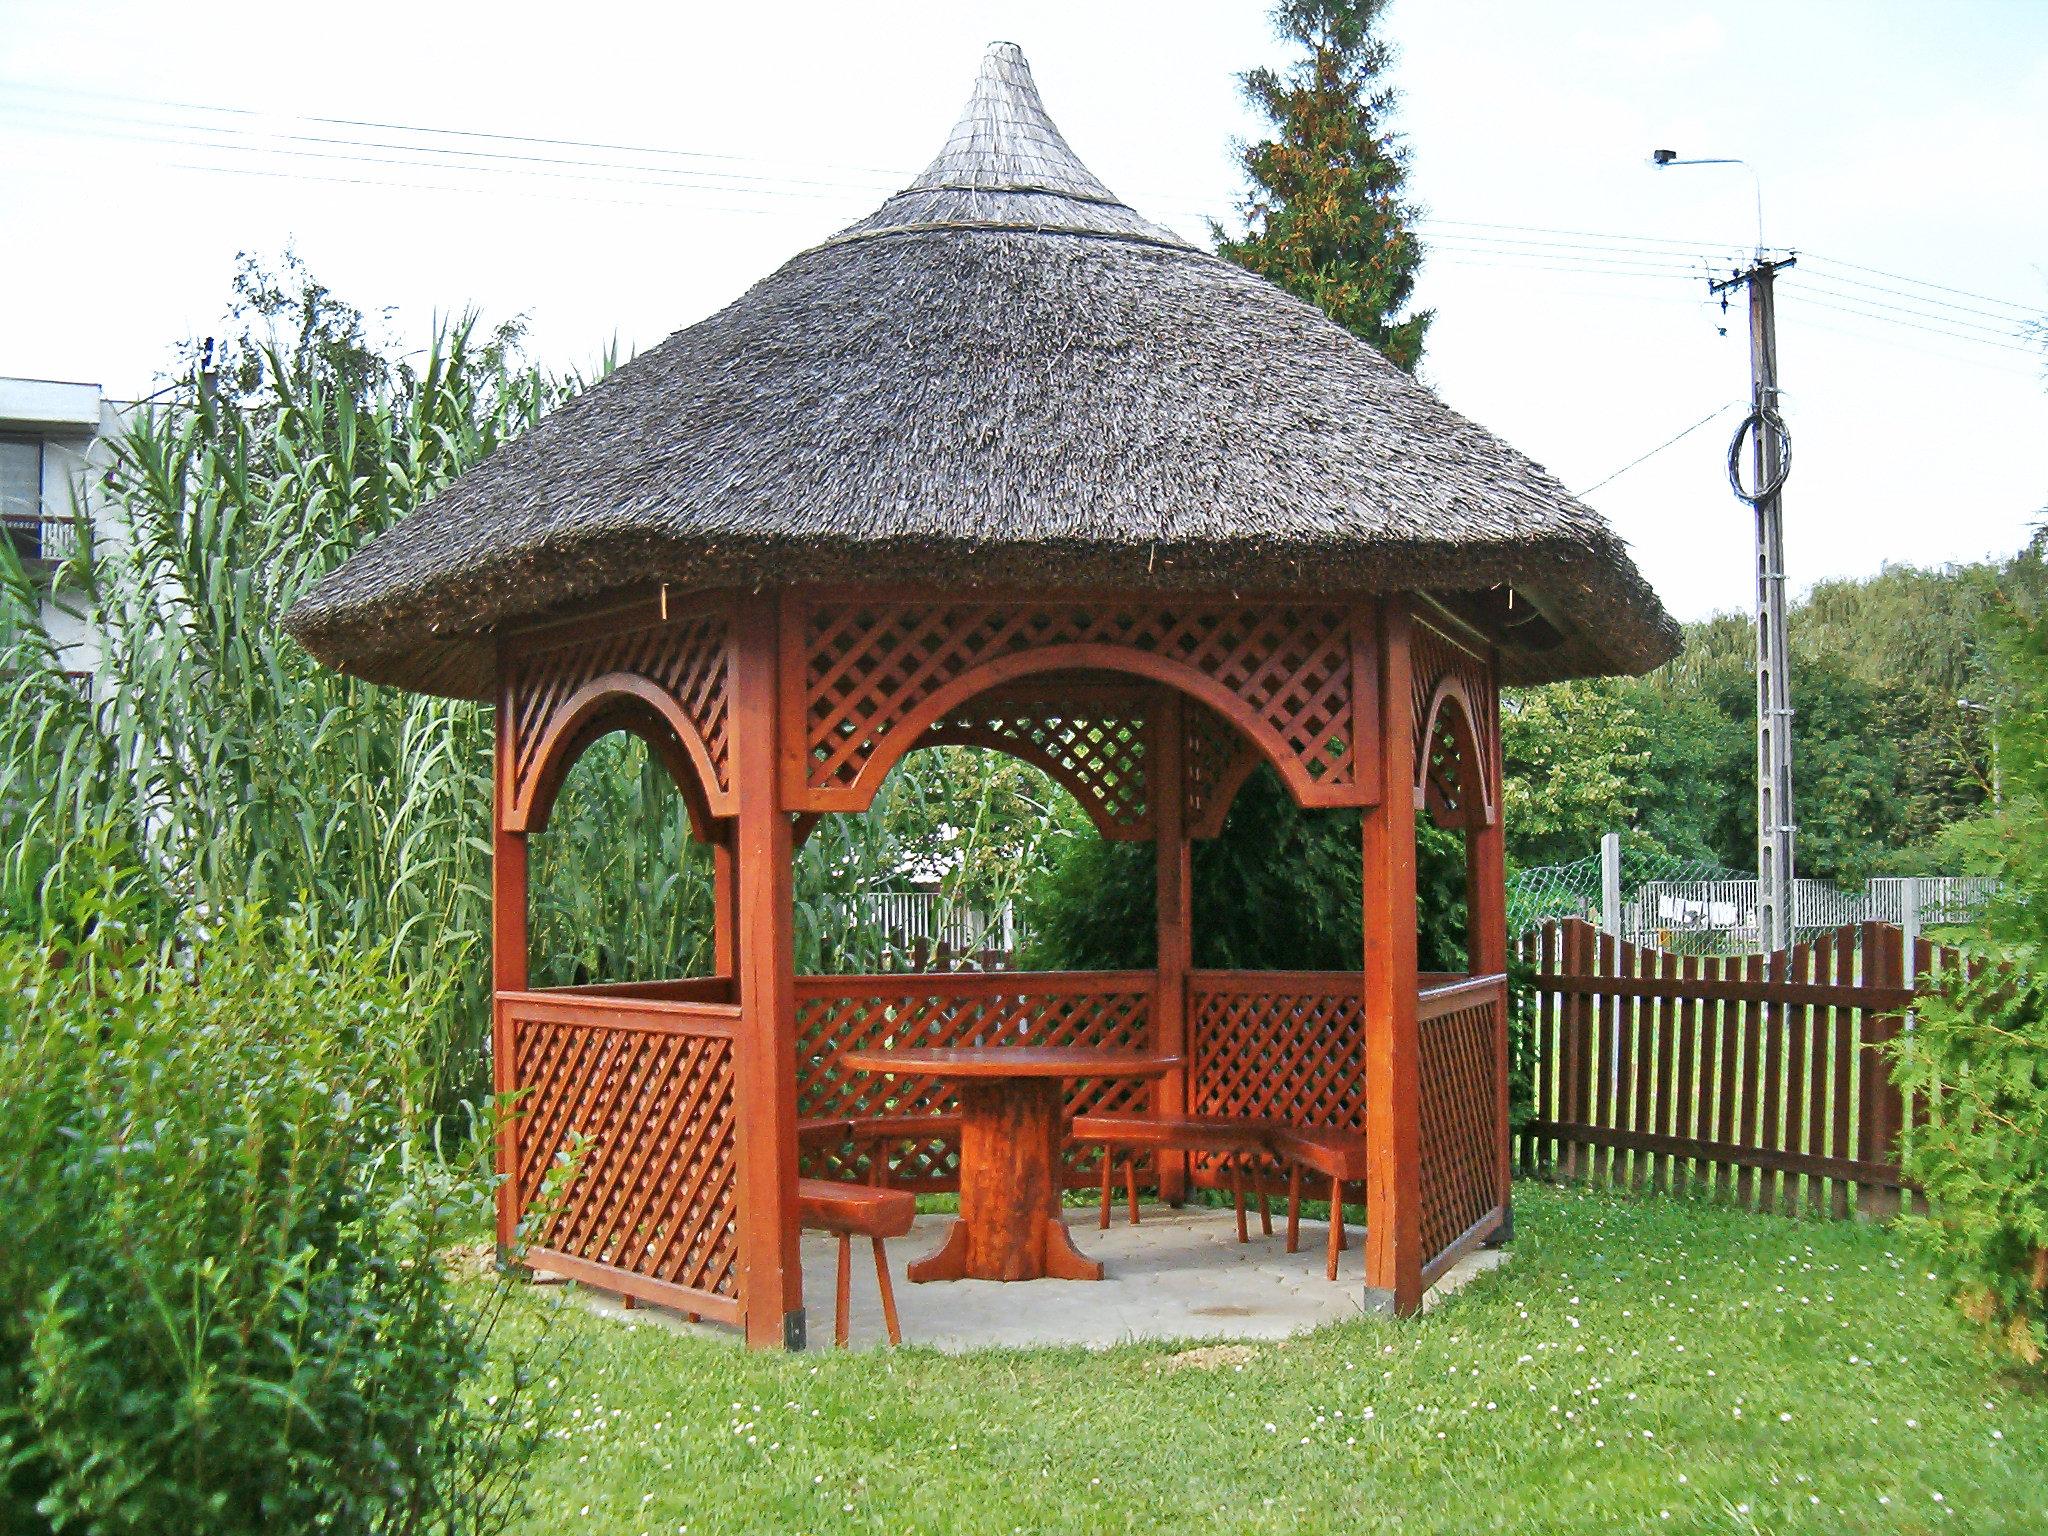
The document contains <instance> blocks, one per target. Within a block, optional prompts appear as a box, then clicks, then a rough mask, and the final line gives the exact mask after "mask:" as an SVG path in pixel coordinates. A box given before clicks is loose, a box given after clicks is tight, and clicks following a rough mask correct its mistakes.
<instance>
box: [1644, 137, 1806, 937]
mask: <svg viewBox="0 0 2048 1536" xmlns="http://www.w3.org/2000/svg"><path fill="white" fill-rule="evenodd" d="M1650 163H1651V164H1652V165H1654V166H1657V167H1658V168H1660V169H1662V168H1664V167H1667V166H1674V165H1739V166H1741V167H1742V168H1743V170H1745V171H1747V172H1748V173H1749V178H1750V183H1751V185H1752V186H1753V187H1754V188H1755V191H1756V256H1755V258H1754V259H1753V260H1752V261H1751V263H1750V266H1749V269H1748V270H1747V271H1744V272H1735V273H1731V274H1730V275H1729V276H1728V277H1726V278H1724V279H1722V280H1721V281H1720V282H1715V283H1710V284H1709V285H1708V287H1709V289H1710V291H1711V292H1713V293H1715V294H1717V295H1719V296H1720V299H1721V307H1722V309H1723V310H1726V309H1727V307H1728V294H1729V293H1730V292H1731V291H1733V290H1734V289H1737V288H1747V289H1748V290H1749V415H1748V416H1747V417H1745V418H1744V419H1743V423H1742V425H1741V426H1739V427H1737V428H1736V429H1735V437H1734V439H1733V440H1732V441H1731V442H1730V443H1729V444H1728V485H1729V487H1730V489H1732V490H1733V491H1734V492H1735V494H1736V496H1737V497H1738V498H1739V499H1740V500H1743V501H1746V502H1748V503H1749V504H1750V505H1751V506H1752V507H1754V508H1755V509H1756V886H1757V914H1756V916H1757V938H1758V940H1759V941H1760V942H1761V943H1762V945H1763V947H1764V948H1765V949H1766V950H1776V949H1789V948H1790V947H1791V945H1792V930H1793V921H1794V918H1795V916H1796V914H1795V913H1794V912H1793V910H1792V905H1793V900H1794V892H1795V890H1796V887H1795V886H1794V884H1793V881H1792V839H1793V834H1794V832H1795V830H1796V823H1795V822H1794V821H1793V818H1792V685H1791V680H1790V679H1789V677H1788V676H1787V675H1786V661H1787V658H1786V654H1785V524H1784V518H1783V508H1782V506H1781V504H1780V501H1779V493H1780V492H1782V491H1783V490H1784V488H1785V477H1786V476H1787V475H1789V474H1790V473H1791V472H1792V438H1791V434H1790V433H1788V432H1787V431H1786V430H1785V419H1784V417H1782V416H1780V415H1779V414H1778V309H1777V303H1776V300H1775V297H1774V289H1775V286H1776V283H1777V277H1778V274H1779V273H1780V272H1782V271H1784V270H1785V269H1786V268H1787V267H1790V266H1792V265H1793V264H1794V262H1795V261H1796V260H1797V258H1796V257H1793V256H1785V257H1782V258H1780V259H1779V260H1776V261H1773V260H1771V259H1770V258H1769V257H1768V256H1766V255H1765V254H1764V187H1763V180H1762V178H1760V177H1759V176H1758V175H1757V173H1756V167H1755V166H1753V165H1751V164H1750V163H1749V162H1748V161H1747V160H1738V159H1730V158H1725V157H1716V158H1695V159H1682V158H1680V156H1679V154H1678V151H1677V150H1674V149H1657V150H1652V151H1651V152H1650ZM1745 439H1747V440H1748V447H1749V453H1750V483H1749V485H1748V486H1747V487H1745V486H1744V485H1743V483H1742V453H1743V446H1744V441H1745Z"/></svg>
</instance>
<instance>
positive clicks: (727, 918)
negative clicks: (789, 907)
mask: <svg viewBox="0 0 2048 1536" xmlns="http://www.w3.org/2000/svg"><path fill="white" fill-rule="evenodd" d="M735 830H736V829H735V828H734V827H733V826H732V825H731V823H727V824H725V825H724V826H722V827H720V828H719V829H718V834H717V836H715V837H714V838H713V839H712V842H711V969H712V971H713V973H714V974H716V975H719V976H729V977H737V976H738V975H739V973H740V922H739V915H740V864H739V856H738V852H737V850H736V849H735V847H734V845H733V838H734V834H735Z"/></svg>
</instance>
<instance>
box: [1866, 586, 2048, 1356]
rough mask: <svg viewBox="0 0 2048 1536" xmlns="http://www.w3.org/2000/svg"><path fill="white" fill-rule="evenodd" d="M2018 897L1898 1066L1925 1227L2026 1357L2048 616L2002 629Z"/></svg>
mask: <svg viewBox="0 0 2048 1536" xmlns="http://www.w3.org/2000/svg"><path fill="white" fill-rule="evenodd" d="M1995 627H1996V629H1997V631H1998V640H1999V655H2000V658H2001V661H2002V668H2001V672H2000V675H1999V679H1998V695H1997V697H1999V701H2000V710H1999V720H1998V725H1997V739H1998V749H1999V754H2000V759H2001V764H2002V766H2003V769H2004V804H2003V805H2002V806H2001V807H2000V808H1999V810H1998V812H1997V821H1998V824H1999V825H1998V832H1999V836H1998V838H1997V840H1996V844H1995V846H1996V854H1997V864H1998V869H1997V873H1999V874H2000V875H2001V876H2002V877H2003V879H2004V882H2005V889H2004V894H2003V896H2002V897H2001V899H2000V900H1999V902H1998V903H1997V904H1995V905H1994V907H1993V908H1992V910H1991V912H1990V914H1989V915H1988V917H1987V919H1986V922H1985V925H1984V928H1983V930H1982V931H1981V933H1980V934H1979V935H1978V936H1977V937H1976V939H1975V940H1974V941H1973V943H1972V944H1971V945H1970V946H1969V948H1970V950H1971V952H1972V954H1973V956H1974V958H1975V959H1976V960H1977V962H1978V965H1977V967H1976V974H1974V975H1972V974H1969V973H1968V972H1967V971H1959V972H1952V973H1950V974H1949V975H1948V976H1946V977H1945V978H1944V981H1943V985H1942V988H1941V992H1940V995H1939V996H1937V997H1935V998H1932V999H1930V1000H1929V1001H1928V1002H1927V1003H1926V1004H1925V1005H1924V1006H1923V1007H1922V1008H1921V1010H1920V1014H1919V1018H1918V1021H1917V1024H1916V1027H1915V1028H1914V1029H1913V1030H1912V1031H1911V1032H1909V1033H1907V1034H1905V1035H1903V1036H1901V1037H1900V1039H1899V1040H1898V1041H1897V1042H1896V1043H1895V1045H1894V1047H1893V1053H1892V1054H1893V1066H1892V1070H1893V1076H1894V1078H1895V1079H1896V1081H1897V1082H1898V1083H1899V1085H1900V1087H1901V1088H1903V1089H1905V1090H1907V1091H1908V1092H1914V1093H1919V1094H1922V1095H1924V1096H1925V1097H1926V1099H1927V1101H1928V1103H1929V1111H1928V1116H1927V1122H1926V1124H1924V1125H1920V1126H1915V1127H1914V1128H1913V1129H1912V1130H1911V1132H1910V1133H1909V1134H1908V1136H1907V1139H1906V1149H1905V1169H1906V1173H1907V1174H1908V1176H1909V1177H1911V1178H1913V1179H1914V1180H1916V1181H1917V1182H1918V1183H1919V1184H1920V1186H1921V1188H1922V1189H1924V1190H1925V1191H1926V1194H1927V1201H1928V1207H1929V1215H1928V1216H1927V1217H1926V1218H1925V1219H1922V1220H1918V1221H1916V1222H1915V1223H1914V1226H1915V1229H1916V1230H1917V1231H1918V1233H1919V1235H1920V1236H1921V1238H1922V1239H1923V1241H1924V1242H1925V1244H1926V1246H1927V1248H1928V1250H1929V1251H1930V1253H1931V1254H1932V1255H1933V1257H1934V1259H1935V1261H1936V1263H1937V1264H1939V1266H1940V1267H1941V1268H1942V1270H1943V1271H1944V1272H1945V1274H1946V1276H1947V1277H1948V1279H1949V1281H1950V1283H1951V1285H1952V1286H1953V1289H1954V1291H1955V1294H1956V1298H1957V1300H1958V1301H1959V1302H1960V1303H1961V1304H1962V1307H1963V1309H1964V1311H1965V1312H1967V1313H1968V1314H1969V1315H1970V1316H1971V1317H1972V1318H1973V1319H1974V1320H1975V1321H1976V1322H1978V1323H1979V1324H1980V1325H1981V1326H1982V1327H1983V1328H1984V1329H1985V1330H1986V1333H1987V1335H1988V1336H1989V1337H1991V1338H1992V1339H1994V1340H1996V1341H1997V1343H1998V1344H1999V1345H2000V1346H2001V1347H2002V1348H2003V1349H2005V1350H2006V1351H2008V1352H2009V1353H2010V1354H2012V1355H2013V1356H2015V1357H2017V1358H2018V1359H2020V1360H2022V1361H2024V1362H2026V1363H2028V1364H2030V1365H2039V1364H2041V1363H2042V1362H2043V1361H2044V1359H2048V822H2044V813H2048V618H2044V617H2043V616H2042V614H2041V613H2039V612H2038V611H2036V612H2032V613H2029V612H2027V611H2026V610H2025V609H2024V608H2016V609H2013V610H2008V611H2007V612H2006V613H2005V614H2004V615H2003V617H2002V618H2001V619H2000V621H1999V622H1998V623H1997V624H1996V626H1995Z"/></svg>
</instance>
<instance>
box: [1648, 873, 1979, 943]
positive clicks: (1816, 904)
mask: <svg viewBox="0 0 2048 1536" xmlns="http://www.w3.org/2000/svg"><path fill="white" fill-rule="evenodd" d="M1997 889H1998V882H1997V881H1996V880H1993V879H1990V878H1989V877H1987V876H1981V875H1915V876H1896V877H1891V878H1887V879H1879V880H1871V881H1869V882H1867V883H1866V884H1865V886H1864V888H1863V889H1862V890H1860V891H1845V890H1843V889H1842V888H1841V887H1840V886H1838V885H1835V884H1833V883H1831V882H1829V881H1826V880H1795V881H1793V882H1792V926H1793V928H1794V930H1795V931H1798V932H1802V933H1806V932H1814V931H1818V930H1820V929H1823V928H1839V927H1841V926H1842V925H1843V924H1845V923H1863V922H1884V923H1896V924H1898V925H1899V926H1900V927H1902V928H1908V929H1914V930H1916V931H1917V930H1918V929H1922V928H1928V927H1933V926H1937V925H1940V924H1945V923H1964V922H1968V921H1970V920H1971V919H1972V918H1974V917H1975V916H1976V915H1977V914H1978V913H1979V912H1981V911H1982V910H1983V909H1984V904H1985V903H1986V902H1987V901H1989V900H1990V899H1991V896H1992V893H1993V892H1995V891H1996V890H1997ZM1619 926H1620V932H1621V936H1622V937H1623V938H1625V939H1627V940H1628V941H1629V942H1630V943H1633V944H1653V945H1655V944H1664V943H1667V942H1668V941H1669V940H1670V939H1671V938H1673V937H1676V936H1680V935H1708V934H1711V935H1713V936H1714V937H1715V938H1717V939H1721V940H1724V941H1726V942H1728V943H1730V944H1735V945H1754V944H1756V942H1757V883H1756V881H1754V880H1652V881H1648V882H1646V883H1644V884H1643V885H1640V886H1638V887H1636V890H1635V892H1634V895H1633V897H1632V899H1630V900H1627V901H1624V902H1623V903H1622V904H1621V921H1620V925H1619Z"/></svg>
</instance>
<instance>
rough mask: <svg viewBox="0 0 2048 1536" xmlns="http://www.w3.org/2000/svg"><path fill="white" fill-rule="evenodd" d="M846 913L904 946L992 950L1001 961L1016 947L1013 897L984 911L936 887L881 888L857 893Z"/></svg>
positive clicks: (964, 952)
mask: <svg viewBox="0 0 2048 1536" xmlns="http://www.w3.org/2000/svg"><path fill="white" fill-rule="evenodd" d="M847 915H848V918H849V920H850V922H851V923H853V924H856V925H858V926H860V927H864V928H870V929H878V930H880V931H881V932H882V933H883V934H885V935H887V937H888V940H889V943H890V944H891V946H892V947H894V948H897V949H900V950H903V951H905V952H910V951H914V950H917V949H920V948H922V949H924V950H926V951H928V952H938V951H943V952H945V953H947V954H951V955H958V956H975V955H988V956H992V957H996V958H997V962H998V963H999V964H1008V963H1009V959H1010V957H1011V956H1013V955H1015V954H1016V952H1017V940H1018V929H1017V912H1016V908H1015V907H1014V906H1012V905H1011V904H1010V903H1009V902H1004V903H1003V905H1002V906H1000V907H998V908H996V909H995V910H994V911H984V910H982V909H981V908H979V907H971V906H968V905H966V904H964V903H961V902H951V901H947V900H945V899H944V898H943V897H941V896H940V895H939V894H938V893H937V892H936V891H876V892H869V893H868V894H866V895H863V896H856V897H854V898H853V900H852V902H851V903H850V904H849V908H848V913H847Z"/></svg>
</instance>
